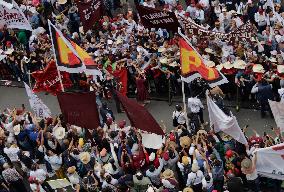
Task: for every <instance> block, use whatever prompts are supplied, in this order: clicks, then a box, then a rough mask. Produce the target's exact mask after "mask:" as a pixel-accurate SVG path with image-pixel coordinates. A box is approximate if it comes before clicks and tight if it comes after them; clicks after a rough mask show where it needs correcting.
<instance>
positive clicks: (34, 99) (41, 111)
mask: <svg viewBox="0 0 284 192" xmlns="http://www.w3.org/2000/svg"><path fill="white" fill-rule="evenodd" d="M24 84H25V88H26V91H27V95H28V97H29V102H30V105H31V108H32V110H33V111H34V113H35V116H36V117H39V118H43V119H45V118H48V117H51V112H50V110H49V108H48V107H47V106H46V105H45V104H44V103H43V102H42V100H41V99H40V98H38V96H37V95H36V94H34V93H33V91H32V90H31V89H30V87H29V86H28V85H27V84H26V83H24Z"/></svg>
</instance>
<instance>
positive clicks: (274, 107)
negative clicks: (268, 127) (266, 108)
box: [268, 100, 284, 132]
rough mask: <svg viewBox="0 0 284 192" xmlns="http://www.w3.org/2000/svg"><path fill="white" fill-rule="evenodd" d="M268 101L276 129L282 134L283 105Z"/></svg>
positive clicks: (283, 124) (283, 129)
mask: <svg viewBox="0 0 284 192" xmlns="http://www.w3.org/2000/svg"><path fill="white" fill-rule="evenodd" d="M268 101H269V105H270V108H271V111H272V113H273V116H274V119H275V122H276V125H277V127H278V128H280V131H281V132H284V103H282V102H276V101H270V100H268Z"/></svg>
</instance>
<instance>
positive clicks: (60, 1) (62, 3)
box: [57, 0, 67, 5]
mask: <svg viewBox="0 0 284 192" xmlns="http://www.w3.org/2000/svg"><path fill="white" fill-rule="evenodd" d="M57 2H58V3H59V4H60V5H64V4H65V3H67V0H58V1H57Z"/></svg>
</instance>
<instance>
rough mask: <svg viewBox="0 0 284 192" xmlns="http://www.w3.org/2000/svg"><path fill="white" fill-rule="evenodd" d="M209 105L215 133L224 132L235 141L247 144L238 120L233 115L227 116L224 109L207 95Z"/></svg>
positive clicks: (211, 122) (211, 123)
mask: <svg viewBox="0 0 284 192" xmlns="http://www.w3.org/2000/svg"><path fill="white" fill-rule="evenodd" d="M207 105H208V112H209V119H210V125H211V126H212V125H214V131H215V132H216V133H217V132H220V131H223V132H224V133H226V134H227V135H230V136H231V137H233V138H234V139H235V140H237V141H238V142H240V143H242V144H247V143H248V142H247V140H246V138H245V135H244V133H243V132H242V130H241V128H240V126H239V124H238V122H237V119H236V117H235V116H233V114H231V116H228V115H226V114H225V113H224V112H223V111H222V109H220V108H219V107H218V106H217V105H216V104H215V103H214V101H213V100H212V99H211V98H210V97H209V96H208V95H207Z"/></svg>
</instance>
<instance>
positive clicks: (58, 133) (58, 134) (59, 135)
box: [53, 127, 65, 139]
mask: <svg viewBox="0 0 284 192" xmlns="http://www.w3.org/2000/svg"><path fill="white" fill-rule="evenodd" d="M53 135H54V137H55V138H56V139H63V138H64V137H65V129H64V128H63V127H55V128H54V130H53Z"/></svg>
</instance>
